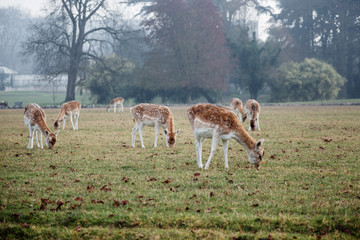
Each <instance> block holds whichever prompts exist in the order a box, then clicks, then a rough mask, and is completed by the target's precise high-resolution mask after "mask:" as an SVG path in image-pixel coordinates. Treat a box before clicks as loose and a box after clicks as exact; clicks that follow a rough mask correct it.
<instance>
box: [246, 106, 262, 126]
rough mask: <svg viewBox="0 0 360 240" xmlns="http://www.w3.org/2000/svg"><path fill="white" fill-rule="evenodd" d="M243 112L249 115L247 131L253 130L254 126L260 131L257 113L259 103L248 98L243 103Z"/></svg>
mask: <svg viewBox="0 0 360 240" xmlns="http://www.w3.org/2000/svg"><path fill="white" fill-rule="evenodd" d="M245 112H246V115H247V116H248V117H249V121H250V122H249V129H248V131H250V130H251V131H255V127H256V126H257V129H258V130H259V131H260V125H259V115H260V104H259V103H258V102H257V101H256V100H255V99H249V100H247V101H246V103H245Z"/></svg>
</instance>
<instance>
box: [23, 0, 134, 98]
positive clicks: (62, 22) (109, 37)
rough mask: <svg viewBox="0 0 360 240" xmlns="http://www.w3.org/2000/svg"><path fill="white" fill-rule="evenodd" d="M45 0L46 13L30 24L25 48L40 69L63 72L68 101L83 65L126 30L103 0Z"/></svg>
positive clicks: (48, 71)
mask: <svg viewBox="0 0 360 240" xmlns="http://www.w3.org/2000/svg"><path fill="white" fill-rule="evenodd" d="M49 4H50V5H49V6H50V7H49V9H50V11H49V14H48V15H47V16H46V17H45V18H44V19H43V20H41V21H39V22H37V23H34V24H33V25H32V27H31V32H32V35H31V36H30V37H29V39H28V40H27V42H26V44H25V52H26V53H27V54H34V55H35V59H36V64H37V70H38V71H39V72H40V73H43V74H47V75H59V74H62V73H67V75H68V85H67V91H66V99H65V101H69V100H73V99H75V87H76V84H77V80H78V79H79V78H82V77H83V76H85V75H84V70H85V66H86V65H88V63H89V62H91V61H101V58H100V56H101V55H103V54H102V51H100V49H103V48H104V47H109V46H111V44H112V43H113V41H114V40H121V39H123V36H124V35H126V32H127V31H125V25H124V24H123V22H122V21H119V20H120V17H119V15H118V14H116V13H115V12H111V11H110V10H109V9H108V8H107V7H106V6H107V5H106V0H50V1H49ZM120 24H122V25H120Z"/></svg>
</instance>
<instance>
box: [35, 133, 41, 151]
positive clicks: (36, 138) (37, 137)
mask: <svg viewBox="0 0 360 240" xmlns="http://www.w3.org/2000/svg"><path fill="white" fill-rule="evenodd" d="M38 135H39V134H38V131H36V130H35V141H36V146H38V147H40V144H39V136H38Z"/></svg>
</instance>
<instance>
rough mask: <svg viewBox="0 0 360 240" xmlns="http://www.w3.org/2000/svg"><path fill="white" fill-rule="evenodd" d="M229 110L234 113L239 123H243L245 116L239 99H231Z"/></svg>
mask: <svg viewBox="0 0 360 240" xmlns="http://www.w3.org/2000/svg"><path fill="white" fill-rule="evenodd" d="M230 108H231V109H232V110H233V111H234V112H235V114H236V116H238V118H239V119H240V122H245V120H246V117H247V115H246V113H245V111H244V109H243V103H242V101H241V100H240V99H239V98H232V99H231V102H230Z"/></svg>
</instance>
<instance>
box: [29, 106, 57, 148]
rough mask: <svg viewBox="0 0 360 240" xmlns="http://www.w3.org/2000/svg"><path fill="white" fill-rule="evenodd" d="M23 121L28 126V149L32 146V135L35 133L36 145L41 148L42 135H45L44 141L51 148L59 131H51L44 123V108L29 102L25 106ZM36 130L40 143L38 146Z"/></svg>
mask: <svg viewBox="0 0 360 240" xmlns="http://www.w3.org/2000/svg"><path fill="white" fill-rule="evenodd" d="M24 123H25V125H26V126H27V127H28V128H29V133H30V137H29V144H28V146H27V148H28V149H32V148H33V146H34V135H36V143H37V146H38V147H41V148H43V142H42V135H44V136H45V143H46V146H47V147H48V148H49V149H53V148H54V146H55V143H56V137H57V134H58V132H59V131H57V132H55V133H53V132H51V130H50V129H49V127H48V126H47V124H46V117H45V112H44V110H43V109H42V108H41V107H40V106H39V105H37V104H36V103H30V104H28V105H27V106H26V107H25V111H24ZM37 132H39V135H40V136H39V137H40V143H41V146H39V141H38V136H37Z"/></svg>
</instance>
